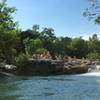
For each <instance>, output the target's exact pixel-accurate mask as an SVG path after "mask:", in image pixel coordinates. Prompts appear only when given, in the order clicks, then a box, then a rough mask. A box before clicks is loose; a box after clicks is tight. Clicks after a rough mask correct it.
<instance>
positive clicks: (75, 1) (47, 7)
mask: <svg viewBox="0 0 100 100" xmlns="http://www.w3.org/2000/svg"><path fill="white" fill-rule="evenodd" d="M7 4H8V5H9V6H15V7H16V8H17V12H16V14H15V15H14V20H16V21H18V22H19V27H20V28H21V29H23V30H26V29H30V28H32V26H33V25H34V24H38V25H40V27H41V28H42V27H50V28H53V29H54V30H55V35H56V36H58V37H59V36H64V37H65V36H68V37H80V36H82V37H83V38H85V39H88V37H89V36H91V35H92V34H94V33H96V34H98V36H100V35H99V33H100V26H99V25H96V24H95V23H94V22H93V21H88V18H86V17H84V16H83V12H84V10H85V9H86V8H87V7H89V6H90V2H88V0H7Z"/></svg>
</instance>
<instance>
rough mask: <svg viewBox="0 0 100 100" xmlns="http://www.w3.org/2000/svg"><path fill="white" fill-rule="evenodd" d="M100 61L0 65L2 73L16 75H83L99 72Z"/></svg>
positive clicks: (36, 61)
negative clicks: (89, 72) (94, 71)
mask: <svg viewBox="0 0 100 100" xmlns="http://www.w3.org/2000/svg"><path fill="white" fill-rule="evenodd" d="M99 65H100V62H99V61H90V60H82V59H77V60H74V61H63V60H48V59H47V60H42V59H37V60H34V59H30V60H28V61H27V62H25V63H24V64H23V65H22V66H15V65H8V64H5V63H1V64H0V73H11V74H15V75H63V74H81V73H87V72H88V71H93V70H99V69H100V66H99Z"/></svg>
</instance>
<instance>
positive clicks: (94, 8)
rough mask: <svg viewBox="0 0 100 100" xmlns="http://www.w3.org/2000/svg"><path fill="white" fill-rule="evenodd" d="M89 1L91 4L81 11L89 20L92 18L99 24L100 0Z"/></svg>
mask: <svg viewBox="0 0 100 100" xmlns="http://www.w3.org/2000/svg"><path fill="white" fill-rule="evenodd" d="M88 1H89V2H91V6H90V7H88V8H86V10H85V11H84V12H83V15H84V16H85V17H88V18H89V20H93V21H94V22H95V23H96V24H98V25H100V1H99V0H88Z"/></svg>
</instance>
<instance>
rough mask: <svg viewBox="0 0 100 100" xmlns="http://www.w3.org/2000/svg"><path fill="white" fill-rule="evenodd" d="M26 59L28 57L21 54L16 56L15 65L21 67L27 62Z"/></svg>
mask: <svg viewBox="0 0 100 100" xmlns="http://www.w3.org/2000/svg"><path fill="white" fill-rule="evenodd" d="M28 58H29V56H28V55H26V54H24V53H21V54H20V55H18V57H16V65H17V66H23V64H24V63H25V62H26V61H27V60H28Z"/></svg>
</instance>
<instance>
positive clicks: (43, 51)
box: [36, 48, 47, 54]
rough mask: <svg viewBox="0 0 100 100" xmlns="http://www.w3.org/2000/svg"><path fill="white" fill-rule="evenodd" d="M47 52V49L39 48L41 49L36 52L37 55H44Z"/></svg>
mask: <svg viewBox="0 0 100 100" xmlns="http://www.w3.org/2000/svg"><path fill="white" fill-rule="evenodd" d="M46 52H47V50H46V49H45V48H39V49H37V50H36V53H37V54H44V53H46Z"/></svg>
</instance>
